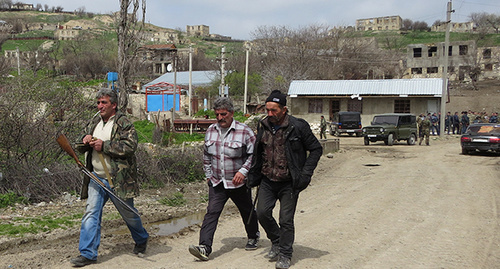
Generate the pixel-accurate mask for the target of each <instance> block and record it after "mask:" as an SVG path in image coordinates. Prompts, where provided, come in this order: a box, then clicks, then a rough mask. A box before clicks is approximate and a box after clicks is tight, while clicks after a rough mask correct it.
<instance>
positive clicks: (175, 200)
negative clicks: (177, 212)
mask: <svg viewBox="0 0 500 269" xmlns="http://www.w3.org/2000/svg"><path fill="white" fill-rule="evenodd" d="M158 202H159V203H160V204H163V205H168V206H175V207H178V206H183V205H185V204H186V198H184V194H182V193H181V192H176V193H174V194H173V195H172V197H165V198H162V199H160V200H158Z"/></svg>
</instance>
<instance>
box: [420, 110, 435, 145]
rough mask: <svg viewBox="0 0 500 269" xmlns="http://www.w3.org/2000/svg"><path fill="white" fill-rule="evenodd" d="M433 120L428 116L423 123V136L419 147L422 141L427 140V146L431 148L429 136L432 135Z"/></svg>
mask: <svg viewBox="0 0 500 269" xmlns="http://www.w3.org/2000/svg"><path fill="white" fill-rule="evenodd" d="M431 125H432V123H431V120H430V117H429V116H427V117H425V119H424V120H423V121H422V136H421V137H420V141H419V142H418V144H419V145H422V141H423V140H425V145H427V146H429V135H430V129H431Z"/></svg>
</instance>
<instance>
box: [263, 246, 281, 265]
mask: <svg viewBox="0 0 500 269" xmlns="http://www.w3.org/2000/svg"><path fill="white" fill-rule="evenodd" d="M279 254H280V248H279V246H278V245H272V246H271V250H269V252H268V253H267V254H266V256H264V258H266V259H268V260H269V261H270V262H274V261H277V260H278V255H279Z"/></svg>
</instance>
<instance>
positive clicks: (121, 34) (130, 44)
mask: <svg viewBox="0 0 500 269" xmlns="http://www.w3.org/2000/svg"><path fill="white" fill-rule="evenodd" d="M129 9H132V12H131V13H130V14H129V13H128V12H129ZM140 9H141V13H142V20H141V21H138V20H137V14H138V11H139V10H140ZM145 19H146V0H120V13H119V18H118V29H117V34H118V87H119V88H120V96H119V99H120V102H119V107H120V109H122V110H125V109H126V108H127V106H128V93H129V92H130V87H129V83H130V82H129V79H130V76H131V75H132V74H131V71H132V65H133V62H134V59H135V58H136V56H137V48H138V47H139V36H140V34H141V33H142V31H143V27H144V22H145Z"/></svg>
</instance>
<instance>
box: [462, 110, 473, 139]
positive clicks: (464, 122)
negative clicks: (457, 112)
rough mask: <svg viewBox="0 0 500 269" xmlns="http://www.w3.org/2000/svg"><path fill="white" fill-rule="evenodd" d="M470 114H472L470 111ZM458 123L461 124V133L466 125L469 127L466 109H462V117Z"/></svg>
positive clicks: (463, 132)
mask: <svg viewBox="0 0 500 269" xmlns="http://www.w3.org/2000/svg"><path fill="white" fill-rule="evenodd" d="M469 111H470V110H469ZM471 115H473V114H472V113H471ZM460 124H461V125H462V131H461V133H462V134H465V131H466V130H467V127H469V124H470V120H469V117H468V116H467V111H462V118H461V119H460Z"/></svg>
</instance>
